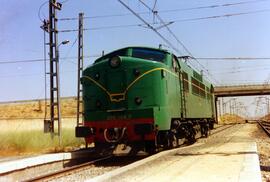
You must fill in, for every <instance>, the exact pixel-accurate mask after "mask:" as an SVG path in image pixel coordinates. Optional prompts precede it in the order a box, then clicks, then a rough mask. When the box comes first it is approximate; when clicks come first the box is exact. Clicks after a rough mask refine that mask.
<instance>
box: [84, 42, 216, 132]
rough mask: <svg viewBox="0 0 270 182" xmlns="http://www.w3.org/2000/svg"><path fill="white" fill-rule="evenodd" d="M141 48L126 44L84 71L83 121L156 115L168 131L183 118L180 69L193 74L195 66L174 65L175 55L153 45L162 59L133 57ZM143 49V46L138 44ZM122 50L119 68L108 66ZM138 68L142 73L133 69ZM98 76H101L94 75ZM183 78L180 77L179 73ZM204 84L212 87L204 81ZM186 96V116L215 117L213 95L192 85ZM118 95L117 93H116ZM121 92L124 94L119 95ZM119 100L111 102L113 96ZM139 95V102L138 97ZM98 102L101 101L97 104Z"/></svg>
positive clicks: (158, 122)
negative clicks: (175, 120)
mask: <svg viewBox="0 0 270 182" xmlns="http://www.w3.org/2000/svg"><path fill="white" fill-rule="evenodd" d="M134 48H138V47H127V48H124V49H120V50H117V51H114V52H112V53H109V54H107V55H105V56H103V57H101V58H99V59H97V60H96V61H95V63H94V64H93V65H91V66H89V67H88V68H86V69H85V70H84V71H83V77H82V78H81V82H82V85H83V101H84V113H85V114H84V120H85V122H91V121H106V120H112V119H114V120H115V119H131V118H154V121H155V124H156V125H158V127H159V129H160V130H169V129H170V126H171V120H172V118H181V113H183V108H181V105H183V103H181V102H183V101H182V99H181V91H183V90H180V88H182V87H181V86H180V85H179V84H182V82H180V81H179V76H180V73H179V70H180V71H185V72H186V73H188V75H189V81H190V80H191V76H193V69H191V68H190V67H189V66H187V65H186V64H185V63H184V62H182V61H181V60H180V59H178V62H179V63H178V64H179V66H180V69H178V70H176V69H175V68H173V64H172V58H173V56H174V55H173V54H171V53H169V52H167V51H165V50H161V49H153V48H144V49H146V50H155V51H159V52H161V53H162V54H165V58H164V60H163V61H162V62H157V61H151V60H145V59H141V58H134V57H132V51H133V49H134ZM139 48H143V47H139ZM117 52H121V53H120V54H121V55H120V58H121V63H120V66H119V67H117V68H112V67H111V66H110V65H109V58H111V57H112V56H115V55H117V54H116V53H117ZM135 70H138V71H139V75H135V74H134V71H135ZM96 75H99V76H98V78H95V77H96ZM180 78H181V76H180ZM203 83H204V84H205V85H206V86H207V87H208V88H211V87H212V85H211V84H210V83H208V82H206V81H205V80H203ZM189 87H190V88H189V92H185V96H186V99H185V100H186V101H185V103H186V114H185V115H183V114H182V117H186V118H212V117H213V116H214V105H213V95H211V97H210V98H209V99H207V98H206V97H205V98H203V97H201V96H198V95H194V94H192V91H191V90H192V89H191V84H189ZM113 94H118V95H113ZM119 94H122V95H119ZM110 95H111V98H114V99H116V100H117V99H119V100H118V101H115V100H114V101H112V100H111V98H110ZM136 98H140V99H141V100H142V103H141V104H140V105H138V104H136V103H135V99H136ZM97 102H99V103H101V105H100V107H97Z"/></svg>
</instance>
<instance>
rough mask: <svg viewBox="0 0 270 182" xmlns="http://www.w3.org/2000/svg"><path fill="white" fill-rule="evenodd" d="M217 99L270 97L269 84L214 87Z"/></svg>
mask: <svg viewBox="0 0 270 182" xmlns="http://www.w3.org/2000/svg"><path fill="white" fill-rule="evenodd" d="M214 94H215V96H216V97H234V96H255V95H270V85H269V84H254V85H231V86H216V87H214Z"/></svg>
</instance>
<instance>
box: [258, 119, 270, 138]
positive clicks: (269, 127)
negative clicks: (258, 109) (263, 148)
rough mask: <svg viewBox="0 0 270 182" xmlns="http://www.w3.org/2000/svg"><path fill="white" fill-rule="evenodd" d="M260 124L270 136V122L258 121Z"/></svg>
mask: <svg viewBox="0 0 270 182" xmlns="http://www.w3.org/2000/svg"><path fill="white" fill-rule="evenodd" d="M258 124H259V125H260V126H261V127H262V129H263V130H264V131H265V133H266V134H267V135H268V136H269V137H270V122H267V121H258Z"/></svg>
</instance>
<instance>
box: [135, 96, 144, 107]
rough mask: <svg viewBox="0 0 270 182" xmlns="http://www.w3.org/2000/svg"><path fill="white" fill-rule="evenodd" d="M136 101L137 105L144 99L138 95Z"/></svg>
mask: <svg viewBox="0 0 270 182" xmlns="http://www.w3.org/2000/svg"><path fill="white" fill-rule="evenodd" d="M134 101H135V103H136V104H137V105H141V103H142V99H141V98H140V97H136V98H135V100H134Z"/></svg>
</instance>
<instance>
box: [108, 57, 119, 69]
mask: <svg viewBox="0 0 270 182" xmlns="http://www.w3.org/2000/svg"><path fill="white" fill-rule="evenodd" d="M120 63H121V58H120V57H119V56H115V57H112V58H111V59H110V60H109V64H110V66H111V67H112V68H116V67H118V66H119V65H120Z"/></svg>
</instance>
